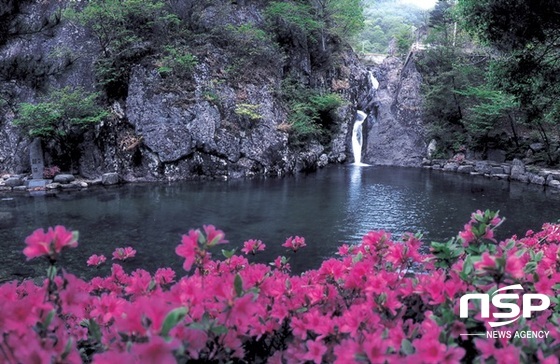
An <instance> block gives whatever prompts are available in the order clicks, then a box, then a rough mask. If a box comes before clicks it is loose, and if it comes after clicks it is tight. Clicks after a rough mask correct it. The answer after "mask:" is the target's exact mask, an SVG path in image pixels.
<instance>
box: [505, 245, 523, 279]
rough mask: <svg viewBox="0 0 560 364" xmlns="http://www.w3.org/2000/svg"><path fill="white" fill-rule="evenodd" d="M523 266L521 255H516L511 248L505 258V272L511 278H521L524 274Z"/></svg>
mask: <svg viewBox="0 0 560 364" xmlns="http://www.w3.org/2000/svg"><path fill="white" fill-rule="evenodd" d="M524 266H525V264H523V261H522V257H518V256H517V255H516V254H515V252H514V251H513V250H510V251H509V252H508V257H507V258H506V269H505V271H506V273H509V275H511V276H512V277H513V278H521V277H523V276H524V275H525V272H524V271H523V268H524Z"/></svg>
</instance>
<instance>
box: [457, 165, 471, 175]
mask: <svg viewBox="0 0 560 364" xmlns="http://www.w3.org/2000/svg"><path fill="white" fill-rule="evenodd" d="M457 172H458V173H472V172H474V166H471V165H466V166H459V167H458V168H457Z"/></svg>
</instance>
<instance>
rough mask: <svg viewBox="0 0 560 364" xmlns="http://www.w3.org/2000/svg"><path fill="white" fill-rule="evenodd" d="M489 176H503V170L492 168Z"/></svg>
mask: <svg viewBox="0 0 560 364" xmlns="http://www.w3.org/2000/svg"><path fill="white" fill-rule="evenodd" d="M490 174H491V175H493V176H494V175H496V174H504V169H503V168H502V167H492V168H491V169H490Z"/></svg>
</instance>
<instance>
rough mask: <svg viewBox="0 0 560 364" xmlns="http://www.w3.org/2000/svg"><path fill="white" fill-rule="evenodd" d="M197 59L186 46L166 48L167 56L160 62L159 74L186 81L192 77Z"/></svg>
mask: <svg viewBox="0 0 560 364" xmlns="http://www.w3.org/2000/svg"><path fill="white" fill-rule="evenodd" d="M197 62H198V61H197V58H196V56H194V55H193V54H192V53H190V52H189V51H188V49H187V47H185V46H166V47H165V56H164V57H163V58H162V59H161V60H160V62H159V68H158V72H159V73H160V74H162V75H167V74H173V75H174V76H176V77H178V78H180V79H185V78H188V77H190V76H191V75H192V72H193V71H194V68H195V67H196V65H197Z"/></svg>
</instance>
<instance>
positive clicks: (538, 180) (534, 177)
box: [528, 173, 546, 186]
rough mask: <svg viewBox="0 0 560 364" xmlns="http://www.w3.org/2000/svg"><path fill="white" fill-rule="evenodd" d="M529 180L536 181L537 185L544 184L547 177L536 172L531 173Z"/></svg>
mask: <svg viewBox="0 0 560 364" xmlns="http://www.w3.org/2000/svg"><path fill="white" fill-rule="evenodd" d="M528 177H529V182H531V183H534V184H536V185H541V186H542V185H544V183H545V182H546V180H545V178H544V177H542V176H538V175H536V174H532V173H531V174H529V176H528Z"/></svg>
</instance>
